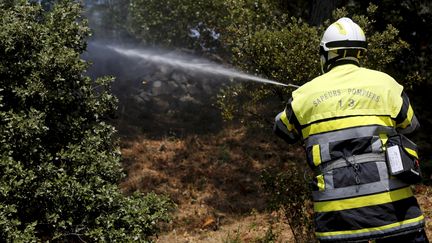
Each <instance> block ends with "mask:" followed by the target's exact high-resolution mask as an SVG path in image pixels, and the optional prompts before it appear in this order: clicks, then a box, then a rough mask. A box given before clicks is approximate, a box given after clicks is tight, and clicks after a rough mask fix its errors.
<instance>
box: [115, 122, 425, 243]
mask: <svg viewBox="0 0 432 243" xmlns="http://www.w3.org/2000/svg"><path fill="white" fill-rule="evenodd" d="M259 137H262V139H257V138H259ZM281 151H284V152H283V153H281ZM122 154H123V163H124V166H125V168H126V171H127V174H128V177H127V178H126V180H125V181H124V182H123V183H122V184H121V187H122V189H123V190H124V191H126V192H132V191H135V190H139V191H142V192H150V191H154V192H156V193H160V194H166V195H168V196H169V197H170V198H171V199H172V200H173V201H174V202H175V203H176V204H177V206H178V207H177V210H176V211H175V213H174V216H173V217H174V218H173V220H172V222H171V223H169V224H166V225H164V226H163V232H162V233H161V234H160V235H159V237H158V239H157V242H182V243H183V242H268V241H265V239H267V240H268V239H273V240H274V241H273V242H294V240H293V236H292V233H291V230H290V227H289V225H287V224H286V220H284V218H283V217H282V216H281V213H280V212H270V211H269V210H268V208H267V201H266V197H267V195H266V194H265V192H263V191H262V189H261V187H260V183H261V182H260V180H259V178H260V173H261V171H262V170H263V169H264V168H267V167H270V166H271V167H274V168H275V167H276V168H279V169H280V170H284V169H288V168H289V164H290V163H291V162H293V161H297V162H299V161H302V160H303V156H304V154H303V150H302V149H301V148H299V147H295V146H288V145H285V144H283V143H282V141H280V140H278V139H276V138H269V137H265V136H259V135H257V134H247V133H246V132H245V130H244V129H241V128H227V129H224V130H223V131H221V132H220V133H218V134H213V135H202V136H196V135H193V136H188V137H186V138H184V139H178V138H169V137H167V138H164V139H155V140H152V139H146V138H135V139H129V140H124V141H123V142H122ZM416 189H417V190H416V191H417V194H418V199H419V202H420V203H421V205H422V208H423V209H424V211H425V215H426V217H427V230H428V234H429V237H430V238H431V239H432V234H431V233H432V220H431V218H432V189H431V187H427V186H423V185H422V186H417V188H416Z"/></svg>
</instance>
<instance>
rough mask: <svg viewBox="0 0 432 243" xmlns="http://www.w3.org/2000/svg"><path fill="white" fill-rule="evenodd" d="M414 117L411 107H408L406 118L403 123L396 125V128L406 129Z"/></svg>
mask: <svg viewBox="0 0 432 243" xmlns="http://www.w3.org/2000/svg"><path fill="white" fill-rule="evenodd" d="M413 115H414V111H413V109H412V107H411V105H410V106H409V107H408V112H407V118H406V119H405V121H403V122H402V123H401V124H398V125H397V127H398V128H402V129H404V128H406V127H407V126H409V125H410V124H411V121H412V118H413Z"/></svg>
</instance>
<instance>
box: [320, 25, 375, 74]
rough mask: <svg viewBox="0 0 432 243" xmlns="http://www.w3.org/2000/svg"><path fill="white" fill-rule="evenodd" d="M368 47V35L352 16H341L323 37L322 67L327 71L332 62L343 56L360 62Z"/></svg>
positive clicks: (321, 44)
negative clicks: (366, 35)
mask: <svg viewBox="0 0 432 243" xmlns="http://www.w3.org/2000/svg"><path fill="white" fill-rule="evenodd" d="M366 48H367V42H366V37H365V34H364V32H363V30H362V29H361V28H360V26H358V25H357V24H356V23H354V22H353V21H352V20H351V19H350V18H346V17H345V18H340V19H338V20H337V21H336V22H334V23H333V24H331V25H330V26H329V27H328V28H327V29H326V31H325V32H324V34H323V37H322V39H321V43H320V54H321V68H322V70H323V72H327V71H328V70H330V69H331V67H332V64H334V63H335V62H336V61H337V60H339V59H342V58H344V59H351V60H354V61H356V62H357V63H358V60H357V59H358V58H359V57H360V56H361V55H362V54H363V53H364V52H365V51H366Z"/></svg>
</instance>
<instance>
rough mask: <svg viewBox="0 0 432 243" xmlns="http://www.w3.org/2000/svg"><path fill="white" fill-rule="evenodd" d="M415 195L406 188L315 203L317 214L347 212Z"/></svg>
mask: <svg viewBox="0 0 432 243" xmlns="http://www.w3.org/2000/svg"><path fill="white" fill-rule="evenodd" d="M412 196H413V193H412V191H411V188H410V187H405V188H402V189H398V190H395V191H390V192H383V193H379V194H374V195H369V196H362V197H356V198H350V199H342V200H335V201H328V202H315V203H314V210H315V212H330V211H338V210H345V209H351V208H361V207H367V206H373V205H377V204H383V203H388V202H394V201H397V200H401V199H404V198H408V197H412Z"/></svg>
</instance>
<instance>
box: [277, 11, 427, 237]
mask: <svg viewBox="0 0 432 243" xmlns="http://www.w3.org/2000/svg"><path fill="white" fill-rule="evenodd" d="M366 48H367V43H366V37H365V34H364V32H363V30H362V29H361V28H360V27H359V26H358V25H357V24H356V23H354V22H353V21H352V20H351V19H350V18H346V17H345V18H341V19H339V20H337V21H336V22H334V23H333V24H331V25H330V26H329V27H328V28H327V29H326V31H325V32H324V34H323V37H322V40H321V43H320V55H321V69H322V72H323V74H322V75H321V76H318V77H316V78H315V79H313V80H312V81H310V82H308V83H306V84H304V85H302V86H301V87H300V88H298V89H297V90H295V91H294V92H293V93H292V97H291V98H290V100H289V101H288V104H287V106H286V108H285V110H284V111H282V112H281V113H279V114H278V115H277V116H276V118H275V124H274V132H275V133H276V134H277V135H278V136H279V137H281V138H283V139H284V140H285V141H286V142H288V143H295V142H297V141H299V140H301V141H302V142H303V145H304V148H305V150H306V157H307V161H308V163H309V165H310V167H312V169H313V171H314V172H316V175H315V176H314V179H313V182H312V185H313V187H314V188H313V190H312V198H313V202H314V212H315V214H314V217H315V234H316V237H317V239H318V240H319V241H320V242H363V241H364V242H368V241H371V240H376V242H428V239H427V236H426V234H425V231H424V225H425V218H424V216H423V214H422V212H421V210H420V208H419V205H418V203H417V201H416V199H415V197H414V195H413V192H412V190H411V185H410V184H412V183H411V182H412V181H410V180H405V179H401V178H402V177H399V176H397V175H393V174H391V173H390V171H389V168H390V167H389V161H390V160H389V159H388V158H389V157H392V158H393V157H394V156H389V155H388V154H387V151H390V149H387V148H388V146H389V144H390V141H391V140H392V139H393V138H395V137H397V136H399V135H401V134H407V133H411V132H413V131H414V130H415V129H417V128H418V127H419V123H418V120H417V118H416V116H415V115H414V112H413V109H412V107H411V105H410V102H409V99H408V97H407V95H406V94H405V92H404V91H403V87H402V86H401V85H400V84H398V83H397V82H396V81H395V80H394V79H393V78H392V77H390V76H389V75H387V74H385V73H383V72H379V71H375V70H370V69H366V68H362V67H360V65H359V59H360V58H361V57H362V56H363V55H364V53H365V51H366ZM404 138H405V137H404ZM414 146H415V144H414ZM401 148H402V147H401ZM405 151H411V152H410V154H408V155H409V157H410V158H412V159H413V161H415V162H417V160H416V159H415V158H418V155H417V153H416V150H415V148H412V149H409V148H406V149H405V150H397V151H396V154H399V155H400V153H404V154H405ZM386 155H387V156H386ZM400 157H403V156H399V157H395V158H396V161H397V162H399V163H400V162H401V159H397V158H400ZM404 158H405V157H404ZM403 161H405V160H403ZM393 162H394V161H393ZM393 162H392V163H393ZM414 164H415V163H414ZM413 166H415V165H413ZM412 171H413V172H415V170H412ZM417 174H418V173H417V172H416V173H415V174H412V175H413V176H416V175H417ZM417 181H418V180H417Z"/></svg>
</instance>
